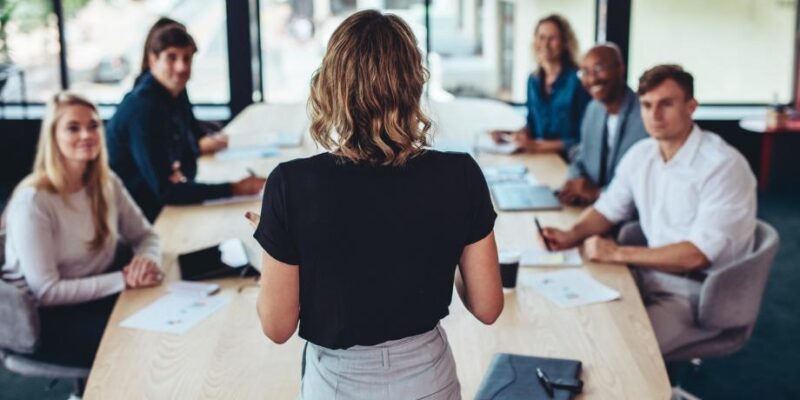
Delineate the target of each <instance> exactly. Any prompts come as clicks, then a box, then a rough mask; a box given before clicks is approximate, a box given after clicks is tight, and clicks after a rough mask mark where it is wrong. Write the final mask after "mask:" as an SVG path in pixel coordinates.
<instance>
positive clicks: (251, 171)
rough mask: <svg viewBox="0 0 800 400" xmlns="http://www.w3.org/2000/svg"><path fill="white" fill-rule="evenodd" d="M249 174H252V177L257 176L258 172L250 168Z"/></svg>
mask: <svg viewBox="0 0 800 400" xmlns="http://www.w3.org/2000/svg"><path fill="white" fill-rule="evenodd" d="M247 173H248V174H250V176H256V171H253V169H252V168H248V169H247Z"/></svg>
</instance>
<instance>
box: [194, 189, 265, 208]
mask: <svg viewBox="0 0 800 400" xmlns="http://www.w3.org/2000/svg"><path fill="white" fill-rule="evenodd" d="M263 198H264V191H263V190H262V191H261V193H257V194H243V195H241V196H231V197H223V198H220V199H212V200H206V201H204V202H203V205H204V206H215V205H223V204H239V203H252V202H254V201H261V200H262V199H263Z"/></svg>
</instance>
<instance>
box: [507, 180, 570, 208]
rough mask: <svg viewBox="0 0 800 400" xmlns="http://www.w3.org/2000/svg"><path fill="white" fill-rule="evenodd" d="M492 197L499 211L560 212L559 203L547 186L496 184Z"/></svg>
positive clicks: (516, 183) (517, 183)
mask: <svg viewBox="0 0 800 400" xmlns="http://www.w3.org/2000/svg"><path fill="white" fill-rule="evenodd" d="M491 192H492V197H493V198H494V202H495V205H496V206H497V208H498V209H499V210H500V211H541V210H560V209H561V203H560V202H559V201H558V198H557V197H556V196H555V195H554V194H553V190H552V189H550V188H549V187H547V186H539V185H532V184H530V183H522V182H507V183H496V184H494V185H492V186H491Z"/></svg>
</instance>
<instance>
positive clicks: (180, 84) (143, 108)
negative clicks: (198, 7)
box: [108, 24, 265, 221]
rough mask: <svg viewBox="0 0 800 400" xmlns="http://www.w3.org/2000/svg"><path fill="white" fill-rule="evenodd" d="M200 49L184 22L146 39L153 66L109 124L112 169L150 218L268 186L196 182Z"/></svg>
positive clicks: (249, 181) (254, 180) (255, 181)
mask: <svg viewBox="0 0 800 400" xmlns="http://www.w3.org/2000/svg"><path fill="white" fill-rule="evenodd" d="M196 51H197V46H196V45H195V42H194V39H193V38H192V36H191V35H189V33H188V32H186V29H185V28H184V27H183V26H182V25H179V24H165V25H163V26H161V27H159V28H157V29H156V30H155V31H154V32H153V33H152V35H150V39H149V41H148V42H147V51H146V53H147V60H148V65H149V69H148V70H146V71H144V72H142V75H141V76H140V77H139V78H137V80H136V84H135V86H134V87H133V90H131V91H130V92H129V93H128V94H126V95H125V98H123V99H122V102H121V103H120V105H119V107H117V111H116V113H115V114H114V116H113V117H112V118H111V120H110V121H109V122H108V152H109V158H110V163H111V168H113V169H114V171H115V172H116V173H117V175H119V177H120V179H122V181H123V182H125V187H126V188H127V189H128V191H129V192H130V193H131V196H133V198H134V200H136V203H137V204H138V205H139V207H141V209H142V211H143V212H144V215H145V216H146V217H147V219H148V220H150V221H154V220H155V219H156V217H157V216H158V214H159V213H160V212H161V209H162V208H163V207H164V205H167V204H194V203H202V202H203V201H205V200H212V199H220V198H226V197H231V196H237V195H252V194H257V193H259V192H260V191H261V189H262V187H263V186H264V182H265V180H264V178H262V177H257V176H248V177H245V178H243V179H241V180H239V181H236V182H225V183H213V184H207V183H199V182H196V181H195V177H196V175H197V158H198V157H199V156H200V154H201V151H200V147H199V143H198V139H197V134H196V132H195V131H194V129H195V127H196V120H195V119H194V116H193V115H192V113H191V107H188V106H187V104H188V99H187V97H186V84H187V83H188V82H189V79H190V78H191V75H192V60H193V57H194V53H195V52H196Z"/></svg>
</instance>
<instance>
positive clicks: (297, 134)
mask: <svg viewBox="0 0 800 400" xmlns="http://www.w3.org/2000/svg"><path fill="white" fill-rule="evenodd" d="M305 136H308V131H306V130H305V129H301V130H296V131H263V132H238V133H236V134H235V135H233V136H232V140H231V143H232V144H233V146H231V147H232V148H246V147H251V146H259V147H265V146H272V147H276V146H277V147H281V148H284V147H298V146H300V145H301V144H303V138H304V137H305Z"/></svg>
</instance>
